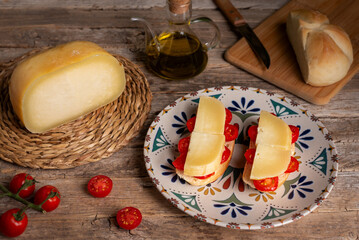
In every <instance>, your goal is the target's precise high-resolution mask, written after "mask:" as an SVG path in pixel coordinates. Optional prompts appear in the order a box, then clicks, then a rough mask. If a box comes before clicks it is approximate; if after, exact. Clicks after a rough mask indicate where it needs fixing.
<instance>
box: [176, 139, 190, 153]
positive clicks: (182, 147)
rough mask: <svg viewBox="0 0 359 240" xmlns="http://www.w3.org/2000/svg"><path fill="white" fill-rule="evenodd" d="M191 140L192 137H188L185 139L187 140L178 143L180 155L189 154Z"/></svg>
mask: <svg viewBox="0 0 359 240" xmlns="http://www.w3.org/2000/svg"><path fill="white" fill-rule="evenodd" d="M190 139H191V137H190V136H188V137H185V138H182V139H181V140H179V142H178V151H179V152H180V153H186V152H188V147H189V141H190Z"/></svg>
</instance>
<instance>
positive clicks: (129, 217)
mask: <svg viewBox="0 0 359 240" xmlns="http://www.w3.org/2000/svg"><path fill="white" fill-rule="evenodd" d="M116 221H117V223H118V225H119V226H120V227H121V228H124V229H126V230H132V229H135V228H136V227H138V225H140V223H141V221H142V214H141V212H140V210H138V209H137V208H134V207H125V208H123V209H121V210H120V211H118V212H117V215H116Z"/></svg>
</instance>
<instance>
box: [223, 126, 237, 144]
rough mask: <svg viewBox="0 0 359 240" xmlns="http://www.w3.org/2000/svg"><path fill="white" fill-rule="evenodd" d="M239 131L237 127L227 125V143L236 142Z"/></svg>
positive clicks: (225, 132) (225, 128)
mask: <svg viewBox="0 0 359 240" xmlns="http://www.w3.org/2000/svg"><path fill="white" fill-rule="evenodd" d="M238 131H239V129H238V128H237V127H236V126H234V125H232V124H228V123H227V124H226V126H225V127H224V137H225V138H226V142H230V141H233V140H235V139H236V138H237V136H238Z"/></svg>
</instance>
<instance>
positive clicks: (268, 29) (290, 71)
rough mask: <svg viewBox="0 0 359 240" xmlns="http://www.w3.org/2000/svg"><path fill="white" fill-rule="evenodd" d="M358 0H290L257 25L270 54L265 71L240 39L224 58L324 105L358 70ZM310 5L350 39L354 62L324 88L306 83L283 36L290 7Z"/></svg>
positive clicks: (300, 95) (257, 31)
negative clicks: (339, 77) (342, 75)
mask: <svg viewBox="0 0 359 240" xmlns="http://www.w3.org/2000/svg"><path fill="white" fill-rule="evenodd" d="M358 3H359V2H358V1H349V0H348V1H340V0H337V1H310V0H308V1H304V0H302V1H301V3H299V2H298V1H296V0H293V1H291V2H289V3H288V4H287V5H286V6H284V7H283V8H281V9H280V10H279V11H277V12H276V13H275V14H273V15H272V16H271V17H269V18H268V19H267V20H265V21H264V22H263V23H262V24H261V25H260V26H258V27H257V28H256V29H255V32H256V34H257V35H258V37H259V38H260V39H262V42H263V43H264V45H265V47H266V48H267V51H268V53H269V55H270V56H271V67H270V68H269V69H268V70H266V69H265V67H264V66H263V65H262V64H261V63H260V62H259V61H258V59H257V58H256V57H255V55H254V53H253V52H252V50H251V49H250V47H249V45H248V44H247V42H246V41H245V40H244V39H241V40H240V41H238V43H236V44H235V45H234V46H233V47H231V48H230V49H229V50H228V51H227V52H226V55H225V57H226V59H227V60H228V61H229V62H231V63H232V64H234V65H236V66H238V67H240V68H243V69H245V70H246V71H249V72H251V73H253V74H255V75H257V76H259V77H261V78H263V79H265V80H267V81H269V82H271V83H273V84H275V85H277V86H278V87H281V88H283V89H285V90H287V91H289V92H291V93H293V94H295V95H297V96H299V97H301V98H303V99H305V100H307V101H309V102H312V103H315V104H319V105H323V104H327V103H328V102H329V101H330V99H331V98H332V97H333V96H335V94H337V93H338V92H339V91H340V90H341V89H342V88H343V86H345V84H346V83H347V82H348V81H349V80H350V79H351V78H352V77H353V76H354V75H355V73H356V72H357V71H358V70H359V58H358V56H359V44H358V42H357V41H355V39H356V36H357V35H358V34H359V29H358V28H357V27H356V26H357V25H358V24H359V18H357V12H356V10H354V9H358V8H359V4H358ZM308 7H310V8H312V9H315V10H319V11H322V12H323V13H324V14H326V15H327V16H328V18H329V19H330V20H331V23H333V24H337V25H339V26H341V27H342V28H343V29H345V31H346V32H347V33H348V35H349V36H350V38H351V39H352V44H353V50H354V61H353V64H352V66H351V68H350V69H349V72H348V74H347V75H346V76H345V77H344V78H343V79H342V80H341V81H339V82H337V83H335V84H332V85H330V86H326V87H312V86H310V85H308V84H305V83H304V81H303V80H302V76H301V73H300V70H299V67H298V64H297V61H296V58H295V55H294V52H293V50H292V48H291V46H290V43H289V41H288V39H287V36H286V31H285V22H286V18H287V15H288V13H289V12H290V11H291V10H293V9H300V8H308Z"/></svg>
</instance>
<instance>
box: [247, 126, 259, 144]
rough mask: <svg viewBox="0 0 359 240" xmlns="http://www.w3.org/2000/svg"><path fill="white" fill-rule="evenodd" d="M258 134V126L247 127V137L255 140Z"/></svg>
mask: <svg viewBox="0 0 359 240" xmlns="http://www.w3.org/2000/svg"><path fill="white" fill-rule="evenodd" d="M257 134H258V126H256V125H252V126H250V127H249V128H248V137H249V138H250V139H251V141H253V142H255V141H256V138H257Z"/></svg>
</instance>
